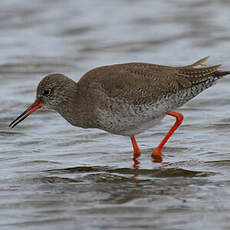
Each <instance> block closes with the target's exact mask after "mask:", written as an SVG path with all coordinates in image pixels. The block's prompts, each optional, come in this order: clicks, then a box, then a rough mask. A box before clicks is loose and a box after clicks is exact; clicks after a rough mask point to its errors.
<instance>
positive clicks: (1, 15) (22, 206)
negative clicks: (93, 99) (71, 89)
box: [0, 0, 230, 230]
mask: <svg viewBox="0 0 230 230" xmlns="http://www.w3.org/2000/svg"><path fill="white" fill-rule="evenodd" d="M229 12H230V1H227V0H192V1H182V0H175V1H170V0H165V1H150V0H142V1H138V0H110V1H108V0H65V1H61V0H30V1H28V0H1V2H0V50H1V51H0V108H1V110H0V161H1V167H0V184H1V186H0V229H1V230H2V229H7V230H9V229H10V230H11V229H13V230H14V229H30V230H33V229H36V230H37V229H39V230H40V229H49V230H50V229H55V230H57V229H164V230H166V229H167V230H173V229H175V230H178V229H181V230H182V229H183V230H185V229H213V230H217V229H226V230H227V229H230V224H229V223H230V221H229V220H230V214H229V213H230V199H229V195H230V181H229V177H230V173H229V166H230V160H229V159H230V157H229V148H230V143H229V131H230V118H229V116H230V105H229V103H230V99H229V97H230V90H229V89H230V81H229V78H228V77H226V78H225V79H223V80H221V81H220V82H219V83H218V84H217V85H216V86H214V87H213V88H211V89H209V90H207V91H205V92H204V93H202V94H201V95H200V96H198V97H197V98H195V99H194V100H192V101H191V102H189V103H188V104H186V105H185V106H183V107H182V108H181V109H180V112H183V114H184V116H185V120H184V122H183V125H182V126H181V127H180V128H179V129H178V130H177V132H176V133H175V134H174V135H173V137H172V138H171V139H170V141H169V143H168V144H167V146H166V148H165V149H164V151H163V153H164V160H165V162H164V164H154V163H153V162H152V160H151V157H150V154H151V151H152V149H153V148H154V147H155V146H157V144H158V143H159V141H160V140H161V139H162V138H163V136H164V134H165V133H166V132H167V131H168V129H169V127H170V126H171V125H172V123H173V122H174V120H173V119H172V118H166V119H164V120H163V121H162V122H161V124H160V125H159V126H157V127H154V128H152V129H150V130H148V131H146V132H145V133H143V134H141V135H139V136H137V141H138V143H139V144H140V147H141V149H142V156H141V158H140V168H139V170H135V169H133V162H132V147H131V143H130V140H129V139H128V138H125V137H122V136H115V135H111V134H108V133H105V132H103V131H100V130H95V129H90V130H84V129H80V128H76V127H72V126H70V125H69V124H67V122H66V121H64V119H63V118H61V117H60V116H59V115H57V114H55V113H53V112H50V111H44V110H41V111H38V112H36V114H33V115H32V116H31V117H29V118H27V119H26V120H25V121H24V122H23V123H21V124H20V125H19V126H17V127H16V128H15V129H13V130H11V129H9V128H8V124H9V123H10V121H12V120H13V119H14V118H15V117H16V116H17V115H19V114H20V113H21V112H23V111H24V109H25V106H28V105H29V104H31V103H32V102H33V101H34V98H35V91H36V86H37V84H38V82H39V81H40V80H41V78H42V77H43V76H44V75H45V74H47V73H50V72H61V73H65V74H66V75H68V76H70V77H71V78H72V79H74V80H76V81H78V80H79V78H80V77H81V76H82V75H83V74H84V73H85V72H86V71H88V70H89V69H92V68H94V67H97V66H100V65H106V64H114V63H122V62H132V61H141V62H151V63H158V64H163V65H186V64H190V63H192V62H195V61H196V60H198V59H199V58H202V57H205V56H211V57H210V59H209V61H208V64H223V67H222V69H228V70H229V69H230V13H229Z"/></svg>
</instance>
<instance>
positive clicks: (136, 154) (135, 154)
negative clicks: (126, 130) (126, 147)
mask: <svg viewBox="0 0 230 230" xmlns="http://www.w3.org/2000/svg"><path fill="white" fill-rule="evenodd" d="M131 141H132V144H133V158H134V159H136V158H138V157H139V156H140V155H141V151H140V149H139V147H138V145H137V142H136V139H135V137H134V136H132V137H131Z"/></svg>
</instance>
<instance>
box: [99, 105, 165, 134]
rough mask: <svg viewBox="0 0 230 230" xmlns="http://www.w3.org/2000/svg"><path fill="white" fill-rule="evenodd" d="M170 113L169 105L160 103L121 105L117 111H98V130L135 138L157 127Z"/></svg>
mask: <svg viewBox="0 0 230 230" xmlns="http://www.w3.org/2000/svg"><path fill="white" fill-rule="evenodd" d="M167 111H168V104H167V103H164V101H159V102H158V103H155V104H148V105H146V104H145V105H141V106H139V105H138V106H135V105H128V104H122V106H121V105H119V109H116V110H107V109H106V110H101V109H97V115H98V121H97V123H98V128H100V129H103V130H105V131H108V132H110V133H114V134H118V135H123V136H134V135H136V134H138V133H141V132H143V131H145V130H146V129H149V128H151V127H153V126H154V125H156V124H157V123H158V122H159V120H161V119H162V118H163V117H164V116H165V115H166V112H167Z"/></svg>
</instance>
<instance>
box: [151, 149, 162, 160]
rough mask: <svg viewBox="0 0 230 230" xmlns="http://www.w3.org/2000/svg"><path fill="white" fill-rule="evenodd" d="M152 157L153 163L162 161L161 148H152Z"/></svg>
mask: <svg viewBox="0 0 230 230" xmlns="http://www.w3.org/2000/svg"><path fill="white" fill-rule="evenodd" d="M152 158H153V162H155V163H161V162H162V153H161V150H160V149H159V148H156V149H154V150H153V152H152Z"/></svg>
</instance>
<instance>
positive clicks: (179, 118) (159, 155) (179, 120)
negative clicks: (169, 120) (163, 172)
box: [152, 111, 184, 162]
mask: <svg viewBox="0 0 230 230" xmlns="http://www.w3.org/2000/svg"><path fill="white" fill-rule="evenodd" d="M167 114H168V115H170V116H173V117H175V118H176V122H175V124H174V125H173V127H172V128H171V129H170V130H169V132H168V133H167V135H166V136H165V137H164V139H163V140H162V141H161V143H160V144H159V145H158V147H157V148H156V149H154V150H153V152H152V157H153V159H154V162H162V153H161V150H162V148H163V147H164V145H165V144H166V142H167V141H168V139H169V138H170V137H171V136H172V134H173V133H174V132H175V130H176V129H177V128H178V127H179V126H180V124H181V123H182V121H183V119H184V116H183V114H181V113H177V112H172V111H168V112H167Z"/></svg>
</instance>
